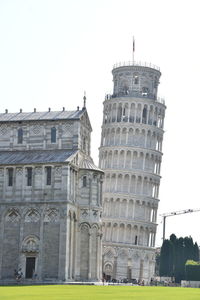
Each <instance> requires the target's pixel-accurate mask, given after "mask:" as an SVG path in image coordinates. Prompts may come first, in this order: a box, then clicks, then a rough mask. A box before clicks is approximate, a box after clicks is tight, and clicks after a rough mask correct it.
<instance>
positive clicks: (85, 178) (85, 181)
mask: <svg viewBox="0 0 200 300" xmlns="http://www.w3.org/2000/svg"><path fill="white" fill-rule="evenodd" d="M86 186H87V177H86V176H83V187H86Z"/></svg>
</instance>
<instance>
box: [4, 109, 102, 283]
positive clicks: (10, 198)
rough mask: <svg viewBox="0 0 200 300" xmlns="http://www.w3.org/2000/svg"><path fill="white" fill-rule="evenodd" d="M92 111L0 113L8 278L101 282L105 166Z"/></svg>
mask: <svg viewBox="0 0 200 300" xmlns="http://www.w3.org/2000/svg"><path fill="white" fill-rule="evenodd" d="M91 130H92V128H91V124H90V121H89V118H88V114H87V110H86V108H85V107H83V108H82V109H81V110H79V107H77V110H75V111H65V108H63V110H62V111H51V109H50V108H49V110H48V111H46V112H37V111H36V109H34V111H33V112H29V113H24V112H22V110H20V112H18V113H8V111H7V110H6V111H5V113H1V114H0V282H3V281H6V282H8V281H9V280H11V281H12V280H13V279H14V272H17V271H18V270H20V273H21V274H23V276H22V277H23V280H26V281H28V280H30V279H32V278H33V275H34V276H36V278H37V281H38V282H47V281H50V282H51V281H53V282H62V281H64V282H65V281H75V280H76V281H83V280H84V281H99V280H100V279H101V278H102V264H101V256H102V253H101V249H102V247H101V245H102V231H101V214H102V182H103V172H102V170H100V169H99V168H98V167H96V166H95V165H94V163H93V160H92V159H91V157H90V134H91Z"/></svg>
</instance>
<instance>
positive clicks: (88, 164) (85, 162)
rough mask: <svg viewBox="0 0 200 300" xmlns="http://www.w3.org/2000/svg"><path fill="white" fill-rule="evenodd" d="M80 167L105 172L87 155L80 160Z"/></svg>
mask: <svg viewBox="0 0 200 300" xmlns="http://www.w3.org/2000/svg"><path fill="white" fill-rule="evenodd" d="M79 168H80V169H86V170H94V171H100V172H103V171H102V170H101V169H99V168H98V167H97V166H95V164H94V162H93V160H92V159H91V158H89V157H85V158H83V159H82V160H81V161H80V163H79Z"/></svg>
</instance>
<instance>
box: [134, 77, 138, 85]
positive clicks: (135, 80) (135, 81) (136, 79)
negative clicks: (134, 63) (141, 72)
mask: <svg viewBox="0 0 200 300" xmlns="http://www.w3.org/2000/svg"><path fill="white" fill-rule="evenodd" d="M138 83H139V77H138V76H135V77H134V84H138Z"/></svg>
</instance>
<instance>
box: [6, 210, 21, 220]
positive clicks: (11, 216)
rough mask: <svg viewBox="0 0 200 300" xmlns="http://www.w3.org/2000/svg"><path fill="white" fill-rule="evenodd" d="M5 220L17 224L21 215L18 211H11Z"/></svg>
mask: <svg viewBox="0 0 200 300" xmlns="http://www.w3.org/2000/svg"><path fill="white" fill-rule="evenodd" d="M5 219H6V222H11V223H16V222H19V221H20V215H19V213H18V211H17V210H16V209H11V210H9V212H8V214H7V215H6V218H5Z"/></svg>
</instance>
